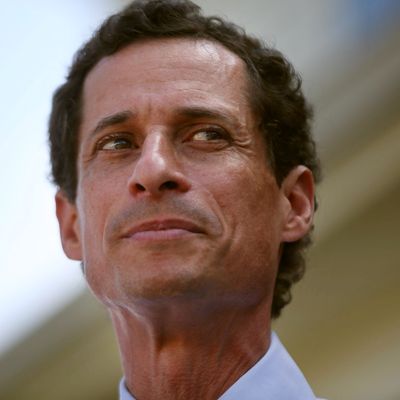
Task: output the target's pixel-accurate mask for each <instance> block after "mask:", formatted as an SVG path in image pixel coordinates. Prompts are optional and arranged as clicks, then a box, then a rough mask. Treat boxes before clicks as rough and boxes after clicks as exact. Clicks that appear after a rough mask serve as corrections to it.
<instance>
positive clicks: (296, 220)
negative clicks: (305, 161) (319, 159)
mask: <svg viewBox="0 0 400 400" xmlns="http://www.w3.org/2000/svg"><path fill="white" fill-rule="evenodd" d="M281 188H282V191H283V195H284V199H285V203H286V207H285V208H286V210H285V220H284V229H283V235H282V241H283V242H295V241H297V240H299V239H301V238H302V237H303V236H305V235H306V234H307V233H308V232H309V231H310V230H311V228H312V223H313V217H314V195H315V188H314V179H313V174H312V172H311V171H310V170H309V169H308V168H307V167H305V166H302V165H299V166H297V167H295V168H293V169H292V170H291V171H290V172H289V174H288V175H287V176H286V178H285V179H284V181H283V182H282V187H281Z"/></svg>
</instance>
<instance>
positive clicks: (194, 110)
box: [90, 106, 234, 136]
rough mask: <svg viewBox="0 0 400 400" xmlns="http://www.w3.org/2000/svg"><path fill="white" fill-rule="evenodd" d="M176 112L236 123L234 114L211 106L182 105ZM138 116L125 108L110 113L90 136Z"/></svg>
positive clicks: (185, 116)
mask: <svg viewBox="0 0 400 400" xmlns="http://www.w3.org/2000/svg"><path fill="white" fill-rule="evenodd" d="M176 114H177V115H178V116H179V117H181V118H194V119H195V118H210V119H218V120H222V121H224V122H226V123H230V124H232V123H234V120H233V118H232V116H230V115H229V114H228V113H226V112H224V111H221V110H218V111H214V110H210V109H209V108H205V107H200V106H195V107H180V108H178V109H177V110H176ZM135 116H136V113H134V112H132V111H130V110H124V111H120V112H117V113H115V114H111V115H108V116H106V117H104V118H102V119H101V120H100V121H99V122H98V123H97V125H96V126H95V127H94V129H93V130H92V131H91V132H90V136H95V135H96V134H97V133H99V132H100V131H102V130H103V129H105V128H108V127H110V126H113V125H118V124H122V123H123V122H126V121H128V120H129V119H131V118H133V117H135Z"/></svg>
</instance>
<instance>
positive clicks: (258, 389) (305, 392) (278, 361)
mask: <svg viewBox="0 0 400 400" xmlns="http://www.w3.org/2000/svg"><path fill="white" fill-rule="evenodd" d="M119 396H120V397H119V399H120V400H135V398H134V397H133V396H132V395H131V394H130V393H129V392H128V390H127V389H126V386H125V383H124V379H122V380H121V382H120V386H119ZM160 400H161V399H160ZM219 400H317V398H316V397H315V395H314V394H313V392H312V390H311V388H310V386H309V385H308V383H307V381H306V379H305V378H304V375H303V374H302V373H301V371H300V369H299V367H298V366H297V365H296V363H295V362H294V361H293V359H292V358H291V357H290V355H289V353H288V352H287V351H286V349H285V348H284V347H283V345H282V343H281V342H280V340H279V339H278V336H277V335H276V334H275V333H272V337H271V345H270V347H269V349H268V351H267V352H266V353H265V355H264V356H263V357H262V358H261V359H260V360H259V361H258V362H257V363H256V364H255V365H254V366H253V367H252V368H250V369H249V370H248V371H247V372H246V373H245V374H244V375H242V376H241V377H240V378H239V379H238V380H237V381H236V382H235V383H234V384H233V385H232V386H231V387H230V388H229V389H228V390H227V391H226V392H225V393H224V394H223V395H222V396H221V397H220V398H219Z"/></svg>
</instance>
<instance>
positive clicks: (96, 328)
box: [0, 0, 400, 400]
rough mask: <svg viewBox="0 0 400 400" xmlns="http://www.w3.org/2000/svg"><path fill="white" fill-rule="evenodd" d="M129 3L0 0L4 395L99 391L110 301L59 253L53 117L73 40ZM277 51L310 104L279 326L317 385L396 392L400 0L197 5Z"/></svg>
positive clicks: (111, 380)
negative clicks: (307, 161) (302, 208)
mask: <svg viewBox="0 0 400 400" xmlns="http://www.w3.org/2000/svg"><path fill="white" fill-rule="evenodd" d="M126 3H127V2H126V1H122V0H119V1H118V0H114V1H113V0H85V1H78V0H58V1H56V2H55V1H47V0H36V1H35V2H31V1H28V0H15V1H13V2H10V1H6V0H0V7H1V13H2V16H3V17H2V23H1V25H0V49H1V63H0V88H1V90H0V110H1V118H0V139H1V142H0V143H1V147H0V149H1V153H0V154H1V156H0V185H1V186H0V187H1V196H0V213H1V220H0V221H1V223H0V289H1V290H0V398H1V399H5V400H12V399H18V400H20V399H33V400H36V399H41V400H47V399H57V400H64V399H65V400H66V399H68V400H74V399H76V400H82V399H83V400H92V399H93V400H108V399H115V398H117V394H116V393H117V389H116V387H117V384H118V381H119V379H120V377H121V374H122V371H121V367H120V365H119V358H118V350H117V346H116V342H115V339H114V335H113V332H112V329H111V325H110V322H109V320H108V317H107V314H106V312H105V311H104V310H103V308H102V307H101V306H100V305H98V304H97V303H96V301H95V300H94V299H93V298H92V297H91V295H90V293H88V291H87V289H86V288H85V285H84V282H83V279H82V277H81V272H80V267H79V264H77V263H74V262H71V261H69V260H67V259H66V258H65V257H64V255H63V253H62V250H61V247H60V244H59V237H58V228H57V224H56V219H55V216H54V204H53V195H54V188H53V187H52V186H51V184H50V183H49V180H48V173H49V169H50V168H49V161H48V155H47V152H48V151H47V147H46V140H47V139H46V130H47V127H46V125H47V118H48V114H49V111H50V101H51V95H52V92H53V91H54V89H55V88H56V87H57V86H58V85H59V84H61V83H62V82H63V79H64V76H65V74H66V71H67V68H68V66H69V65H70V63H71V59H72V55H73V53H74V52H75V50H76V49H77V48H78V47H79V46H80V45H81V43H82V42H83V41H84V40H86V39H87V38H88V37H89V35H90V34H91V32H92V31H93V30H94V28H95V27H96V26H97V25H98V23H99V22H100V21H101V20H102V19H103V18H104V17H105V16H107V15H109V14H110V13H111V12H114V11H116V10H119V9H120V8H121V7H122V6H123V5H125V4H126ZM198 4H199V5H201V6H202V7H203V8H204V10H205V11H206V12H207V13H217V14H222V15H225V16H227V17H228V18H230V19H232V20H233V21H235V22H237V23H239V24H241V25H243V26H245V27H246V29H247V30H248V31H249V32H252V33H254V34H255V35H257V36H259V37H263V38H264V39H265V40H266V41H267V42H268V43H269V44H272V45H274V46H276V47H277V48H278V49H280V50H281V51H282V52H283V53H284V54H286V55H287V56H288V58H289V59H290V60H291V61H292V62H293V64H294V65H295V66H296V68H297V70H298V71H300V73H301V75H302V76H303V80H304V90H305V92H306V95H307V96H308V98H309V100H310V101H311V102H312V103H313V104H314V106H315V124H314V130H315V136H316V140H317V142H318V146H319V151H320V154H321V158H322V161H323V166H324V176H325V179H324V181H323V183H322V185H321V186H320V188H319V199H320V209H319V210H318V213H317V214H318V215H317V218H316V230H315V245H314V247H313V249H312V251H311V252H310V253H309V257H308V259H309V260H308V261H309V262H308V270H307V274H306V277H305V278H304V280H303V281H302V282H301V283H300V284H298V286H297V287H296V288H295V290H294V299H293V303H292V304H291V305H290V306H288V308H287V309H285V310H284V312H283V316H282V317H281V318H280V319H279V320H278V321H277V322H276V323H275V329H276V330H277V331H278V333H279V335H280V337H281V339H282V341H283V342H284V343H285V345H286V346H287V348H288V349H289V351H290V353H291V354H292V355H293V357H294V358H295V359H296V361H297V362H298V364H299V365H300V366H301V368H302V370H303V372H304V374H305V375H306V377H307V378H308V380H309V381H310V383H311V385H312V387H313V388H314V389H315V392H316V393H317V394H318V395H320V396H323V397H326V398H329V399H330V400H342V399H353V400H361V399H362V400H369V399H371V400H376V399H380V400H396V399H397V400H398V399H400V379H399V370H400V290H399V286H400V228H399V227H400V2H399V1H397V0H325V1H320V0H304V1H301V2H300V1H296V0H282V1H272V0H247V1H239V0H218V1H212V0H201V1H198Z"/></svg>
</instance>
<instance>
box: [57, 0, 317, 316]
mask: <svg viewBox="0 0 400 400" xmlns="http://www.w3.org/2000/svg"><path fill="white" fill-rule="evenodd" d="M309 118H310V111H309V109H308V107H307V105H306V102H305V100H304V97H303V95H302V93H301V90H300V81H299V79H298V77H297V76H296V75H295V73H294V71H293V70H292V68H291V66H290V64H289V63H288V62H287V61H286V60H285V59H284V58H283V57H282V55H281V54H280V53H278V52H277V51H275V50H272V49H270V48H267V47H265V46H264V45H263V44H261V43H260V42H259V41H258V40H256V39H254V38H251V37H249V36H247V35H246V34H245V33H244V32H243V31H242V30H240V29H239V28H238V27H236V26H234V25H231V24H229V23H226V22H224V21H222V20H220V19H218V18H208V17H204V16H202V15H201V14H200V11H199V9H198V7H197V6H195V5H194V4H192V3H190V2H186V1H185V2H182V1H150V2H143V1H140V2H135V3H133V4H132V5H131V6H129V7H127V8H126V9H125V10H124V11H123V12H122V13H120V14H117V15H116V16H113V17H111V18H110V19H109V20H107V21H106V22H105V23H104V24H103V26H102V27H101V28H100V30H99V31H98V32H97V33H96V34H95V35H94V37H93V38H92V39H91V40H90V41H89V42H88V43H87V44H86V45H85V46H84V47H83V48H82V49H81V50H80V52H79V53H78V54H77V57H76V59H75V61H74V64H73V66H72V68H71V71H70V74H69V76H68V78H67V82H66V83H65V84H64V85H63V86H61V87H60V88H59V90H58V91H57V92H56V94H55V96H54V102H53V110H52V115H51V119H50V143H51V152H52V166H53V176H54V181H55V183H56V184H57V185H58V186H59V188H60V194H59V196H58V204H59V207H58V214H59V218H60V219H61V220H64V221H65V220H68V221H69V223H63V224H62V225H64V233H63V226H62V227H61V228H62V234H63V236H64V242H65V238H66V237H68V236H69V237H73V236H76V238H75V242H76V246H75V250H69V253H70V254H69V255H70V256H72V257H73V258H77V259H82V258H83V259H84V261H85V264H86V265H87V271H86V272H87V276H88V281H89V284H90V285H91V286H92V288H94V291H95V292H96V291H97V294H98V295H99V297H102V299H103V300H105V298H108V297H112V291H113V290H115V288H111V286H113V285H114V284H116V283H115V281H114V282H113V283H110V284H109V286H110V287H109V288H106V289H104V288H100V287H101V286H102V285H103V286H104V285H105V284H104V282H105V281H108V282H112V280H113V279H114V280H115V279H117V280H119V282H118V285H122V286H124V285H128V286H129V285H133V286H135V284H136V283H137V282H140V279H143V280H146V279H147V282H150V283H151V287H152V288H153V290H154V293H156V292H157V293H160V291H161V286H163V285H164V286H165V282H167V281H168V279H170V280H169V284H170V285H169V288H170V292H171V294H174V293H179V292H180V291H181V290H184V286H185V285H186V283H185V282H186V281H188V280H190V282H191V286H190V285H189V286H188V287H191V288H192V289H193V290H194V289H195V287H196V285H197V286H198V291H199V293H202V290H203V287H204V286H205V285H206V284H207V282H213V284H214V285H215V286H216V287H222V285H223V283H222V282H219V280H229V279H230V280H231V282H230V284H231V287H234V286H235V285H236V287H237V290H238V291H239V289H240V287H241V285H243V291H244V287H247V289H248V288H249V286H250V285H251V279H253V280H254V276H259V278H260V279H259V281H258V282H254V289H255V290H256V289H257V288H258V286H257V284H258V283H261V284H263V285H266V286H268V285H271V284H272V285H273V284H274V282H275V275H276V273H277V278H276V282H275V290H274V299H273V306H272V314H273V316H277V315H279V313H280V310H281V308H282V307H283V306H284V305H285V304H286V303H287V302H288V301H289V300H290V287H291V285H292V283H293V282H295V281H297V280H298V279H299V278H300V277H301V276H302V273H303V268H304V266H303V264H304V262H303V258H302V255H301V250H302V249H303V248H304V246H305V245H307V244H308V241H309V239H308V234H307V232H308V230H309V226H310V225H311V221H310V218H311V215H312V210H311V214H310V218H309V220H308V222H307V226H302V227H300V228H299V227H298V226H297V227H296V226H295V222H294V221H295V220H296V215H297V214H296V212H297V213H301V210H300V208H301V207H303V208H304V207H305V205H304V204H305V202H304V201H303V202H302V196H303V198H304V195H299V193H300V192H302V191H303V192H307V191H308V192H309V191H310V190H311V191H312V188H310V187H309V186H310V174H308V172H307V171H312V173H313V174H314V176H315V178H316V179H318V175H319V171H318V163H317V160H316V156H315V149H314V143H313V141H312V139H311V136H310V131H309ZM299 166H304V167H306V168H303V167H299ZM146 182H147V183H146ZM296 185H297V186H296ZM311 185H312V182H311ZM154 187H156V188H157V189H156V190H155V191H154V192H152V190H151V188H153V189H154ZM296 188H297V189H296ZM161 193H162V194H161ZM124 196H125V197H124ZM285 196H286V198H285ZM289 197H291V198H289ZM305 197H307V196H305ZM60 199H62V200H60ZM66 200H68V202H69V203H70V206H68V207H67V206H66V205H65V204H66ZM285 201H286V202H287V203H290V204H291V205H290V207H289V208H290V209H292V208H293V207H294V208H297V210H296V211H295V212H294V213H293V220H292V221H291V225H290V227H288V226H289V225H288V224H287V222H288V218H290V216H288V213H289V211H288V210H289V208H287V209H286V208H285V207H287V205H286V203H285ZM60 203H62V204H63V205H61V204H60ZM71 210H73V212H72V213H71ZM303 211H304V210H303ZM66 215H67V217H66ZM171 216H173V217H174V218H178V217H179V218H178V219H180V221H173V220H172V219H173V218H171ZM164 217H167V218H164ZM159 218H164V222H161V225H162V224H163V223H165V224H166V225H168V224H169V225H170V226H172V228H174V229H169V230H168V231H169V234H172V235H175V234H176V235H178V236H179V235H180V234H181V233H182V232H181V231H182V230H184V231H188V232H190V233H192V234H193V236H195V238H193V237H183V238H175V239H176V240H175V239H174V238H169V237H165V238H164V239H167V242H168V244H165V243H164V242H163V240H160V238H158V239H157V238H156V239H155V240H153V242H152V243H151V240H152V239H151V237H149V235H150V234H149V233H147V234H146V233H143V232H142V231H143V230H144V229H145V230H144V232H151V231H154V230H155V227H154V226H148V227H145V228H143V227H140V226H139V227H138V226H137V225H138V221H139V225H140V223H143V224H144V225H146V223H148V222H149V221H150V225H151V224H153V225H154V223H155V221H157V220H158V219H159ZM285 218H286V219H285ZM306 219H307V218H306ZM185 223H187V224H188V226H187V227H184V226H183V225H184V224H185ZM174 224H175V225H178V226H173V225H174ZM285 224H286V225H285ZM179 225H182V226H179ZM190 225H192V226H190ZM303 225H304V224H303ZM65 226H69V228H68V229H67V228H65ZM137 230H139V231H140V232H139V233H137V232H133V231H137ZM132 235H133V236H135V239H134V241H133V242H134V243H133V244H132V243H130V242H129V240H130V238H131V237H132ZM146 235H147V236H146ZM158 235H160V234H158ZM196 235H197V236H196ZM189 236H190V235H189ZM70 242H71V241H70ZM127 242H128V243H127ZM143 243H146V246H144V244H143ZM149 243H150V247H151V246H153V247H152V252H151V257H152V258H151V260H150V259H149V258H148V257H149V253H148V248H149ZM132 246H133V247H132ZM64 247H65V244H64ZM69 247H70V248H71V246H69ZM72 247H73V246H72ZM144 247H146V250H145V251H144ZM99 248H101V250H100V251H99ZM131 250H134V254H131V255H130V253H132V251H131ZM67 253H68V251H67ZM73 253H74V254H73ZM129 257H132V258H131V259H130V258H129ZM168 257H170V258H168ZM176 257H179V260H180V262H182V263H185V265H189V266H188V267H187V268H188V269H187V270H182V269H180V270H179V271H176V269H177V268H179V267H180V266H179V265H175V263H176V261H177V260H176ZM157 260H158V261H157ZM168 260H169V261H170V262H169V265H168V266H166V265H165V263H167V264H168ZM218 260H220V261H221V262H222V264H223V265H221V269H222V270H223V273H220V271H216V270H215V269H214V270H213V268H211V266H214V267H215V266H216V265H217V264H218ZM249 260H251V263H252V264H254V265H253V266H251V268H253V269H254V270H253V273H252V274H248V273H247V272H246V268H247V265H246V263H248V262H249ZM139 261H141V262H142V264H143V265H145V264H146V265H150V261H151V264H152V265H154V268H160V269H159V270H158V275H157V276H160V275H162V279H161V278H160V280H158V281H157V279H155V278H154V276H156V273H155V271H152V270H151V268H150V269H149V268H146V269H145V268H142V269H139V270H136V271H134V273H133V274H132V275H129V274H128V275H124V274H126V271H127V269H128V267H127V265H130V264H132V263H138V262H139ZM158 263H159V264H158ZM190 263H192V264H193V265H192V267H191V266H190ZM202 263H203V264H204V266H203V267H199V268H201V270H195V268H197V267H196V266H197V265H198V264H202ZM278 263H279V269H278V271H274V270H273V268H272V266H274V265H277V264H278ZM161 264H162V266H161ZM233 264H238V265H239V264H241V265H242V268H243V269H244V271H240V270H232V271H230V268H231V267H230V266H231V265H233ZM94 265H103V267H97V268H96V267H94ZM110 265H111V267H110ZM209 267H210V268H209ZM113 268H114V270H113ZM271 268H272V270H271ZM110 271H111V272H110ZM160 271H162V273H161V274H160ZM265 271H267V272H265ZM153 272H154V275H152V277H151V279H150V278H149V276H150V275H151V274H152V273H153ZM107 274H111V275H107ZM146 274H148V276H147V277H146V276H144V275H146ZM168 274H170V278H168V276H167V277H166V275H168ZM205 276H207V277H208V278H209V280H208V281H207V279H205ZM121 280H122V281H121ZM246 280H248V281H247V283H246ZM150 283H149V285H150ZM256 283H257V284H256ZM157 285H158V286H157ZM174 285H175V286H174ZM114 286H115V285H114ZM260 287H261V285H260ZM157 288H158V289H157ZM137 290H139V289H137ZM140 290H144V289H143V285H142V286H141V289H140ZM146 290H149V289H146ZM207 290H211V288H210V287H208V288H207ZM216 290H217V291H218V290H219V294H220V291H221V290H222V289H216ZM269 290H270V291H272V287H271V288H269ZM127 291H128V289H127ZM194 291H195V290H194ZM100 292H101V293H100ZM146 293H147V294H146V295H147V296H149V291H147V292H146Z"/></svg>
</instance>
